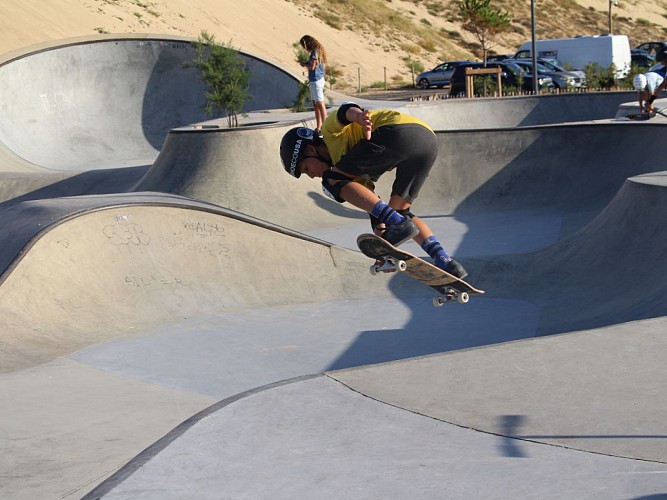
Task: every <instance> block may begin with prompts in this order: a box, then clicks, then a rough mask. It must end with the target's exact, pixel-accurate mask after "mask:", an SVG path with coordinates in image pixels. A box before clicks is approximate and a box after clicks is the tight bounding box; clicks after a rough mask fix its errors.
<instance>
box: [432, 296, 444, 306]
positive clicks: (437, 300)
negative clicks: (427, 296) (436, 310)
mask: <svg viewBox="0 0 667 500" xmlns="http://www.w3.org/2000/svg"><path fill="white" fill-rule="evenodd" d="M433 305H434V306H435V307H442V306H444V305H445V298H444V297H443V296H442V295H438V296H437V297H433Z"/></svg>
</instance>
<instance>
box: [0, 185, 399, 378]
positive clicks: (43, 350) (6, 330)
mask: <svg viewBox="0 0 667 500" xmlns="http://www.w3.org/2000/svg"><path fill="white" fill-rule="evenodd" d="M0 217H1V220H2V221H3V227H4V228H5V241H6V242H7V243H6V245H5V247H4V249H3V253H2V260H1V261H0V262H1V263H2V266H3V268H4V272H3V274H2V281H1V286H0V317H1V318H2V319H1V320H0V322H1V324H2V331H3V342H2V344H1V346H2V347H1V348H0V349H1V351H2V352H0V359H2V360H3V363H2V371H3V372H7V371H13V370H16V369H18V368H21V367H26V366H30V365H33V364H38V363H43V362H46V361H48V360H50V359H53V358H55V357H58V356H61V355H64V354H67V353H70V352H73V351H75V350H77V349H80V348H82V347H84V346H87V345H91V344H95V343H99V342H103V341H106V340H109V339H111V338H117V337H124V336H130V335H134V334H136V333H137V332H138V331H141V330H142V329H146V328H148V327H150V326H155V325H159V324H168V323H173V322H179V321H183V320H186V319H188V318H192V317H196V316H201V315H206V314H220V313H222V312H224V311H228V310H233V309H235V308H256V307H269V306H273V305H278V304H300V303H308V302H325V301H330V300H335V299H340V298H345V299H354V298H355V297H356V298H361V297H364V296H366V295H367V294H369V293H373V294H376V295H379V296H382V295H386V294H388V293H389V292H387V290H386V288H387V285H386V283H387V282H386V280H384V279H382V278H378V279H372V278H371V277H370V275H369V273H368V268H367V266H368V261H367V259H366V258H365V257H363V256H362V255H361V254H359V253H355V252H351V251H348V250H344V249H340V248H337V247H335V246H332V245H330V244H327V243H325V242H322V241H317V240H314V239H312V238H307V237H305V236H303V235H299V234H298V233H294V232H291V231H289V230H285V229H281V228H279V227H274V226H270V225H267V224H265V223H262V222H261V221H257V220H254V219H252V218H249V217H247V216H244V215H242V214H238V213H234V212H231V211H229V210H225V209H221V208H220V207H215V206H212V205H207V204H203V203H195V202H192V201H191V200H187V199H184V198H179V197H175V196H164V195H157V194H150V193H138V194H135V195H129V196H90V197H79V198H70V199H68V198H63V199H58V200H45V201H35V202H26V203H22V204H20V205H17V206H15V207H12V208H11V209H9V210H5V211H4V212H3V213H2V214H1V216H0ZM250 277H252V278H250Z"/></svg>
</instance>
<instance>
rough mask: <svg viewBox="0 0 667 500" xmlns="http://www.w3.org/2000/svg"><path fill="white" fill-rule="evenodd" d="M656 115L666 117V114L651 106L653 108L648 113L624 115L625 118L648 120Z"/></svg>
mask: <svg viewBox="0 0 667 500" xmlns="http://www.w3.org/2000/svg"><path fill="white" fill-rule="evenodd" d="M656 115H661V116H664V117H666V118H667V114H666V113H665V112H664V111H663V110H662V109H658V108H653V110H652V111H651V112H650V113H630V114H629V115H625V117H626V118H628V119H630V120H638V121H641V120H650V119H651V118H654V117H655V116H656Z"/></svg>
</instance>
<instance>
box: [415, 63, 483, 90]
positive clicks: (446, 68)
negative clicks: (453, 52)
mask: <svg viewBox="0 0 667 500" xmlns="http://www.w3.org/2000/svg"><path fill="white" fill-rule="evenodd" d="M471 62H473V61H468V60H466V61H448V62H444V63H442V64H438V65H437V66H436V67H435V68H433V69H432V70H430V71H424V72H423V73H419V75H418V76H417V86H419V87H420V88H422V89H427V88H429V87H445V86H447V85H449V83H450V81H451V79H452V73H454V68H456V67H457V66H460V65H461V64H467V63H471Z"/></svg>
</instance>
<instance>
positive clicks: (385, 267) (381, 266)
mask: <svg viewBox="0 0 667 500" xmlns="http://www.w3.org/2000/svg"><path fill="white" fill-rule="evenodd" d="M407 268H408V265H407V264H406V262H405V261H404V260H401V259H397V258H396V257H391V256H386V257H381V258H379V259H378V260H377V262H376V263H375V264H373V265H372V266H371V267H370V272H371V274H372V275H373V276H375V275H376V274H378V273H395V272H396V271H400V272H403V271H405V270H406V269H407ZM469 300H470V295H468V294H467V293H466V292H461V291H459V290H457V289H456V288H454V287H447V288H446V289H445V293H444V294H441V295H438V296H436V297H433V305H434V306H435V307H442V306H444V305H445V304H446V303H447V302H453V301H457V302H458V303H459V304H466V303H467V302H468V301H469Z"/></svg>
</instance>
